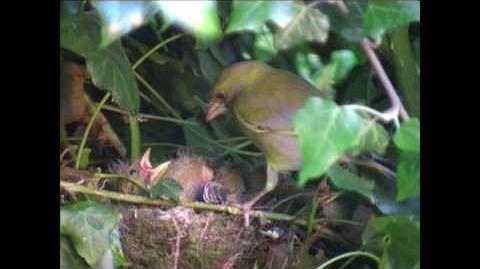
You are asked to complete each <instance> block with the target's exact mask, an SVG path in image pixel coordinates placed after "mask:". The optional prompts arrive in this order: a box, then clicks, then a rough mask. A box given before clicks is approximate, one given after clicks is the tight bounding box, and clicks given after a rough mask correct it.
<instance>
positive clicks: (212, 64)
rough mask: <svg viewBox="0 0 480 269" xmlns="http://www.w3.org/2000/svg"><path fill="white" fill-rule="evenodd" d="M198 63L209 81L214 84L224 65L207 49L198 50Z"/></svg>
mask: <svg viewBox="0 0 480 269" xmlns="http://www.w3.org/2000/svg"><path fill="white" fill-rule="evenodd" d="M197 57H198V63H199V65H200V70H201V71H202V73H203V75H204V76H205V78H207V80H208V82H210V83H211V84H213V83H214V82H215V79H216V78H217V77H218V75H219V74H220V72H222V69H223V68H222V65H221V64H220V63H219V62H218V61H217V60H216V59H215V57H213V56H212V55H211V54H210V53H209V52H208V51H207V50H197Z"/></svg>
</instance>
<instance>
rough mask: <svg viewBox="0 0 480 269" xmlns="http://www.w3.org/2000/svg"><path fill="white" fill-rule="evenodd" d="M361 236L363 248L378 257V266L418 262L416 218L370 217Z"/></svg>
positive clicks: (401, 265)
mask: <svg viewBox="0 0 480 269" xmlns="http://www.w3.org/2000/svg"><path fill="white" fill-rule="evenodd" d="M362 240H363V242H364V248H365V250H366V251H370V252H372V253H374V254H376V255H377V256H379V257H382V261H381V264H380V265H379V268H399V269H404V268H405V269H410V268H414V267H415V266H417V265H418V264H419V262H420V221H418V220H417V219H416V218H413V217H409V216H388V217H377V218H373V219H371V220H370V221H369V223H368V225H367V228H366V229H365V232H364V234H363V235H362Z"/></svg>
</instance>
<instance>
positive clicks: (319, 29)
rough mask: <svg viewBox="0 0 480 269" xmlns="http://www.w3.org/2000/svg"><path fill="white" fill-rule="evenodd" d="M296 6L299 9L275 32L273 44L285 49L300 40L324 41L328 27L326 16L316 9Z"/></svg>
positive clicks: (326, 37) (298, 42)
mask: <svg viewBox="0 0 480 269" xmlns="http://www.w3.org/2000/svg"><path fill="white" fill-rule="evenodd" d="M296 6H297V7H298V9H299V10H300V11H299V12H298V13H297V14H296V15H295V17H294V18H293V19H292V20H291V21H290V22H289V23H288V24H287V25H286V26H285V27H281V28H282V29H280V30H279V31H278V32H277V33H276V34H275V46H276V47H277V48H279V49H281V50H285V49H288V48H290V47H293V46H296V45H298V44H300V43H302V42H320V43H325V42H326V41H327V39H328V31H329V29H330V22H329V20H328V17H327V16H326V15H325V14H323V13H322V12H321V11H320V10H318V9H315V8H309V7H307V6H304V5H296Z"/></svg>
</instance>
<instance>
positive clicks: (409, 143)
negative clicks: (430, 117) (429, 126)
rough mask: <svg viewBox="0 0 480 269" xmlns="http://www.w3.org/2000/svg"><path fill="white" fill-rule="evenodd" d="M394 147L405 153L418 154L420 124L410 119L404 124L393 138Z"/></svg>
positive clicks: (415, 119) (416, 120)
mask: <svg viewBox="0 0 480 269" xmlns="http://www.w3.org/2000/svg"><path fill="white" fill-rule="evenodd" d="M393 142H395V145H396V146H397V147H398V148H399V149H401V150H405V151H413V152H420V122H419V121H418V119H417V118H412V119H410V120H408V121H406V122H404V123H403V124H402V125H401V126H400V128H399V129H398V131H397V132H396V133H395V136H394V137H393Z"/></svg>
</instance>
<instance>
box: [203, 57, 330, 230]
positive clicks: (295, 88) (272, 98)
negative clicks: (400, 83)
mask: <svg viewBox="0 0 480 269" xmlns="http://www.w3.org/2000/svg"><path fill="white" fill-rule="evenodd" d="M312 96H318V97H322V96H321V94H320V92H319V91H318V90H316V89H315V88H314V87H313V86H312V85H310V84H309V83H308V82H306V81H305V80H303V79H302V78H300V77H298V76H296V75H295V74H292V73H290V72H287V71H284V70H279V69H275V68H272V67H270V66H268V65H266V64H264V63H262V62H259V61H246V62H240V63H236V64H233V65H231V66H229V67H227V68H226V69H225V70H224V71H223V72H222V73H221V74H220V76H219V77H218V79H217V81H216V82H215V85H214V86H213V89H212V91H211V94H210V100H209V108H208V112H207V115H206V120H207V121H211V120H213V119H214V118H216V117H217V116H219V115H221V114H223V113H224V112H226V111H227V109H230V110H231V111H232V112H233V115H234V117H235V119H236V121H237V123H238V125H239V127H240V129H241V130H242V131H243V133H244V134H245V135H246V136H247V137H249V138H250V139H251V140H252V141H253V143H254V144H255V145H256V146H257V147H258V148H259V149H260V150H261V151H262V152H263V153H264V154H265V158H266V160H267V181H266V184H265V188H264V189H263V191H261V192H260V193H258V194H257V195H256V196H255V197H254V198H253V199H251V200H250V201H248V202H246V203H245V204H244V205H243V206H242V207H243V210H244V212H245V222H246V223H245V224H246V225H248V224H249V213H250V210H251V208H252V206H253V205H254V204H255V203H256V202H257V201H258V200H260V199H261V198H262V197H263V196H264V195H265V194H266V193H268V192H270V191H271V190H273V189H274V188H275V186H276V185H277V183H278V172H279V171H293V170H298V169H299V168H300V167H301V165H302V155H301V152H300V149H299V146H298V142H297V138H296V136H295V134H294V133H293V116H294V115H295V114H296V112H298V111H299V110H300V109H301V108H303V106H304V105H305V103H306V101H307V100H308V99H309V98H310V97H312Z"/></svg>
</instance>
